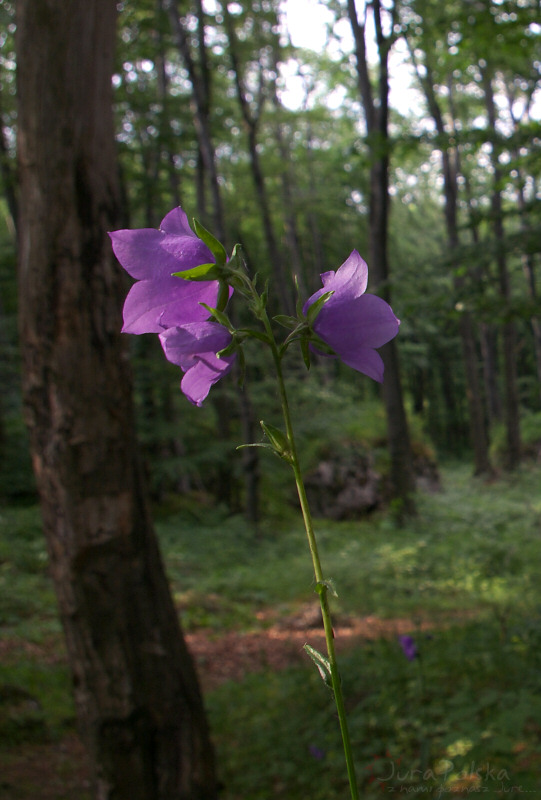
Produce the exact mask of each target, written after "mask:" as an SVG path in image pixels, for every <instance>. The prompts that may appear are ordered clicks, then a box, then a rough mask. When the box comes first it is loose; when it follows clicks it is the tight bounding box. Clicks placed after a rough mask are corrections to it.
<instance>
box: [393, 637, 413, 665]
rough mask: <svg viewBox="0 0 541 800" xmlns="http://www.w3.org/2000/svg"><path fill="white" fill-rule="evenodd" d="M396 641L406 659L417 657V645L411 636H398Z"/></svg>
mask: <svg viewBox="0 0 541 800" xmlns="http://www.w3.org/2000/svg"><path fill="white" fill-rule="evenodd" d="M398 641H399V643H400V647H401V648H402V652H403V653H404V655H405V656H406V658H407V659H408V661H414V660H415V659H416V658H417V645H416V644H415V639H414V638H413V636H399V637H398Z"/></svg>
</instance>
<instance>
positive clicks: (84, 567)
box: [17, 0, 216, 800]
mask: <svg viewBox="0 0 541 800" xmlns="http://www.w3.org/2000/svg"><path fill="white" fill-rule="evenodd" d="M115 16H116V3H115V2H114V0H73V2H71V3H65V2H63V0H19V2H18V4H17V52H18V55H19V59H18V61H19V65H18V94H19V140H18V147H19V168H20V177H21V197H22V203H21V216H20V254H19V286H20V332H21V346H22V356H23V384H24V385H23V389H24V399H25V409H26V419H27V423H28V427H29V432H30V439H31V449H32V457H33V464H34V469H35V473H36V478H37V483H38V488H39V493H40V500H41V507H42V515H43V525H44V531H45V535H46V539H47V545H48V551H49V556H50V568H51V575H52V578H53V581H54V586H55V590H56V593H57V597H58V606H59V611H60V616H61V620H62V624H63V627H64V631H65V635H66V642H67V650H68V657H69V662H70V667H71V672H72V678H73V688H74V693H75V702H76V709H77V716H78V720H79V725H80V730H81V734H82V737H83V739H84V741H85V743H86V745H87V747H88V751H89V754H90V756H91V761H92V763H93V767H94V778H95V797H96V798H98V800H113V798H115V800H181V799H182V800H188V798H189V799H190V800H195V798H199V799H200V800H203V798H205V799H206V800H214V798H216V789H215V779H214V765H213V755H212V749H211V747H210V743H209V736H208V730H207V725H206V721H205V715H204V711H203V705H202V699H201V694H200V690H199V686H198V682H197V677H196V674H195V671H194V667H193V664H192V661H191V659H190V657H189V654H188V651H187V649H186V646H185V643H184V641H183V638H182V635H181V631H180V628H179V624H178V619H177V615H176V612H175V608H174V605H173V602H172V598H171V594H170V592H169V588H168V585H167V581H166V577H165V573H164V569H163V566H162V563H161V559H160V554H159V551H158V546H157V542H156V538H155V535H154V532H153V529H152V524H151V520H150V518H149V511H148V504H147V500H146V490H145V486H144V485H143V481H142V478H141V471H140V468H139V463H138V456H137V449H136V443H135V438H134V421H133V409H132V401H131V378H130V374H129V367H128V362H127V355H126V350H125V342H124V341H123V338H122V337H121V336H120V334H119V330H120V325H121V319H120V308H121V304H122V298H123V295H124V293H125V286H124V281H123V278H122V276H121V274H120V272H121V271H120V269H119V267H118V265H117V264H116V263H115V262H114V259H113V257H112V254H111V248H110V245H109V242H108V237H107V235H106V231H107V230H108V229H109V230H110V229H111V228H114V227H115V226H116V223H117V220H118V187H117V185H116V182H117V170H116V164H115V155H114V143H113V123H112V112H111V94H110V92H111V72H112V67H113V50H114V41H115Z"/></svg>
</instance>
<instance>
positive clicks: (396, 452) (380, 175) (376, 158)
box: [348, 0, 415, 513]
mask: <svg viewBox="0 0 541 800" xmlns="http://www.w3.org/2000/svg"><path fill="white" fill-rule="evenodd" d="M372 11H373V15H374V23H375V28H376V38H377V43H378V55H379V64H378V104H377V106H376V104H375V102H374V97H373V93H372V85H371V82H370V77H369V70H368V60H367V53H366V43H365V34H366V30H365V26H364V24H361V23H360V22H359V19H358V17H357V11H356V7H355V0H348V16H349V20H350V24H351V29H352V32H353V37H354V40H355V54H356V60H357V76H358V84H359V94H360V97H361V101H362V104H363V108H364V115H365V121H366V129H367V144H368V147H369V151H370V159H371V165H370V213H369V232H370V264H369V266H370V267H371V269H372V274H373V276H374V278H375V285H376V288H377V289H378V291H379V293H380V294H381V295H382V297H384V298H385V300H387V302H390V299H391V298H390V290H389V261H388V253H387V241H388V226H389V146H390V142H389V131H388V114H389V106H388V100H389V75H388V55H389V48H390V42H389V40H388V39H387V38H386V37H385V36H384V35H383V32H382V27H383V26H382V20H381V14H382V8H381V4H380V2H379V0H374V2H373V3H372ZM391 13H392V14H393V16H394V13H395V8H394V6H393V8H392V10H391ZM391 27H392V26H391ZM381 355H382V357H383V360H384V362H385V380H384V381H383V400H384V403H385V411H386V416H387V431H388V437H389V450H390V454H391V482H392V493H393V497H394V499H395V500H396V501H398V502H399V503H400V507H401V509H400V510H401V512H405V513H412V512H413V511H414V507H415V505H414V500H413V493H414V489H415V481H414V476H413V459H412V454H411V445H410V437H409V430H408V423H407V418H406V412H405V408H404V400H403V394H402V382H401V378H400V368H399V360H398V350H397V347H396V340H394V339H392V340H391V341H390V342H389V343H388V344H386V345H385V346H384V347H382V348H381Z"/></svg>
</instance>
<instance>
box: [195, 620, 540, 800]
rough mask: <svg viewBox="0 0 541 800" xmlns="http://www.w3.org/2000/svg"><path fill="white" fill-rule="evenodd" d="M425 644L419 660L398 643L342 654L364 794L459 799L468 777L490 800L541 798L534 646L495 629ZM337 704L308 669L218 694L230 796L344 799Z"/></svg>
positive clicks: (454, 633) (442, 635) (213, 712)
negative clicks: (453, 795) (522, 795)
mask: <svg viewBox="0 0 541 800" xmlns="http://www.w3.org/2000/svg"><path fill="white" fill-rule="evenodd" d="M416 642H417V645H418V648H419V652H420V658H419V659H418V660H416V661H415V662H413V663H410V662H408V661H407V660H406V659H405V658H404V655H403V653H402V650H401V649H400V647H399V645H398V643H397V641H396V639H395V638H394V637H390V638H389V639H382V640H379V641H376V642H367V643H366V644H365V645H364V646H363V647H362V648H359V649H355V650H352V651H351V652H349V653H348V654H347V655H343V656H342V658H341V673H342V678H343V684H344V688H345V693H346V697H348V698H349V701H348V702H349V709H348V712H349V720H350V726H351V732H352V737H353V748H354V752H355V755H356V760H357V771H358V777H359V781H360V784H361V788H362V792H363V796H364V797H379V796H381V792H382V791H387V792H401V793H406V792H408V793H417V792H418V793H421V792H423V793H436V792H438V791H439V792H440V793H444V792H445V793H447V792H457V791H459V786H460V784H459V781H460V780H463V781H464V784H463V786H464V787H467V786H468V781H474V782H475V783H474V784H473V785H472V784H471V783H470V791H479V792H481V791H482V792H483V793H485V794H487V795H488V796H491V797H498V796H501V795H500V794H499V793H500V792H502V791H506V792H512V791H513V788H512V787H514V786H515V787H518V786H519V785H520V787H521V791H523V792H526V791H527V792H532V791H533V792H535V791H539V788H540V785H539V778H538V775H537V771H536V769H535V764H536V763H537V761H538V759H539V757H540V755H541V748H540V745H539V737H538V730H539V729H538V725H537V723H536V722H535V720H536V718H537V716H538V714H539V712H540V710H541V706H540V703H539V698H538V697H537V694H538V693H539V690H540V688H541V684H540V679H539V671H538V669H537V668H536V666H535V665H536V650H535V648H536V643H534V642H532V643H530V644H529V645H526V646H523V647H522V648H521V647H520V646H519V645H518V638H517V634H516V633H513V634H512V635H510V636H509V637H507V638H506V640H505V641H504V642H503V643H502V639H501V636H500V633H499V631H498V628H497V626H496V625H495V624H494V622H493V621H492V622H490V621H489V622H484V623H482V624H479V623H468V624H466V625H464V626H461V627H452V628H448V629H446V630H438V631H436V632H434V633H432V634H429V635H427V634H422V633H418V634H417V636H416ZM331 703H332V701H331V698H330V695H329V693H328V691H327V690H325V689H324V687H323V685H322V684H321V682H320V681H319V678H318V677H317V676H316V675H315V674H314V673H313V671H310V670H309V668H308V667H307V668H303V669H296V670H287V671H282V672H278V673H265V674H258V675H252V676H248V677H247V678H245V680H244V681H243V682H242V683H240V684H231V683H228V684H227V685H225V686H223V687H222V688H220V689H218V690H216V691H214V692H213V693H212V695H211V696H210V697H209V699H208V708H209V713H210V718H211V724H212V726H213V730H214V731H215V732H216V734H215V737H216V740H217V746H218V761H219V764H221V773H222V779H223V781H224V784H225V795H224V797H225V798H226V800H227V798H234V797H239V796H242V797H250V798H252V797H253V798H255V799H257V798H261V800H263V798H268V797H276V798H282V797H283V798H286V797H287V798H288V800H297V798H299V800H300V798H303V797H306V796H310V797H315V798H321V800H323V798H325V800H330V799H331V798H339V797H343V796H344V793H345V784H344V770H343V764H342V758H341V751H340V741H339V732H338V726H337V725H336V720H335V719H334V716H333V714H332V707H331ZM286 709H287V711H286ZM292 709H295V713H294V714H293V713H292ZM269 754H272V757H271V758H269Z"/></svg>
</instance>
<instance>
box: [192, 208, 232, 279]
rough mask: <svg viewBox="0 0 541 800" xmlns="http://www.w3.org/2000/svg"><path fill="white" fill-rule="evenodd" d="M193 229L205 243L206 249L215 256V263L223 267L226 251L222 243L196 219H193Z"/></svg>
mask: <svg viewBox="0 0 541 800" xmlns="http://www.w3.org/2000/svg"><path fill="white" fill-rule="evenodd" d="M193 229H194V231H195V232H196V234H197V236H199V238H200V239H201V241H203V242H204V243H205V244H206V245H207V247H208V249H209V250H210V252H211V253H212V255H213V256H214V257H215V259H216V263H217V264H218V265H219V266H221V267H223V265H224V264H225V263H226V261H227V253H226V251H225V247H224V246H223V244H222V243H221V242H219V241H218V239H217V238H216V237H215V236H213V235H212V233H210V231H207V229H206V228H204V227H203V225H201V223H200V222H198V221H197V220H196V219H194V221H193Z"/></svg>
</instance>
